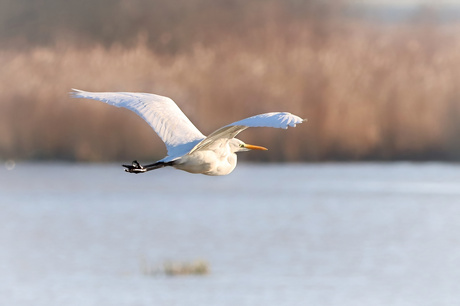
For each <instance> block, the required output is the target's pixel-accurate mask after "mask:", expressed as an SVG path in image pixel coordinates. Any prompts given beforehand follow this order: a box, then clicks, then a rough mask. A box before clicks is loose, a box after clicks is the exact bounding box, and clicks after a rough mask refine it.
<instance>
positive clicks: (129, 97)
mask: <svg viewBox="0 0 460 306" xmlns="http://www.w3.org/2000/svg"><path fill="white" fill-rule="evenodd" d="M71 95H72V96H73V97H75V98H87V99H93V100H98V101H102V102H105V103H107V104H110V105H114V106H116V107H124V108H127V109H129V110H131V111H133V112H135V113H136V114H137V115H139V116H140V117H142V119H144V120H145V121H146V122H147V123H148V124H149V125H150V126H151V127H152V128H153V130H154V131H155V132H156V133H157V134H158V136H159V137H160V138H161V140H163V142H164V143H165V145H166V149H167V150H168V155H167V156H166V157H165V158H163V159H161V160H159V161H157V162H155V163H153V164H150V165H145V166H142V165H141V164H139V163H138V162H137V161H133V162H132V165H123V167H125V168H126V169H125V171H126V172H130V173H144V172H147V171H150V170H154V169H158V168H163V167H166V166H172V167H174V168H176V169H180V170H184V171H187V172H190V173H202V174H206V175H226V174H229V173H230V172H232V171H233V169H235V166H236V160H237V158H236V153H237V152H242V151H249V150H267V149H266V148H264V147H259V146H254V145H249V144H245V143H244V142H242V141H241V140H239V139H237V138H235V136H236V135H238V134H239V133H240V132H242V131H243V130H245V129H247V128H248V127H273V128H284V129H287V128H288V126H292V127H295V125H296V124H298V123H302V122H303V121H304V119H301V118H300V117H297V116H295V115H292V114H290V113H285V112H284V113H266V114H260V115H257V116H253V117H250V118H246V119H243V120H240V121H237V122H233V123H230V124H228V125H226V126H224V127H221V128H220V129H218V130H216V131H215V132H213V133H212V134H211V135H209V136H208V137H206V136H204V135H203V134H202V133H201V132H200V131H199V130H198V129H197V128H196V127H195V126H194V125H193V123H192V122H191V121H190V120H189V119H188V118H187V117H186V116H185V115H184V113H183V112H182V111H181V110H180V108H179V107H178V106H177V105H176V103H174V101H173V100H172V99H170V98H167V97H163V96H159V95H155V94H148V93H132V92H87V91H82V90H78V89H73V92H71Z"/></svg>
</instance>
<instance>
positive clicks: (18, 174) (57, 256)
mask: <svg viewBox="0 0 460 306" xmlns="http://www.w3.org/2000/svg"><path fill="white" fill-rule="evenodd" d="M195 259H202V260H205V261H207V262H208V263H209V266H210V269H211V271H210V273H209V274H208V275H205V276H176V277H167V276H164V275H146V274H145V273H144V272H145V266H146V265H147V266H151V267H156V266H161V265H163V263H165V262H167V261H173V262H176V261H178V262H181V261H186V262H190V261H193V260H195ZM0 305H15V306H21V305H33V306H54V305H56V306H58V305H59V306H60V305H78V306H81V305H83V306H89V305H94V306H96V305H97V306H100V305H133V306H134V305H138V306H144V305H155V306H156V305H159V306H162V305H165V306H171V305H187V306H188V305H191V306H194V305H197V306H198V305H200V306H201V305H217V306H219V305H229V306H230V305H231V306H234V305H264V306H270V305H273V306H275V305H276V306H280V305H281V306H282V305H326V306H327V305H337V306H344V305H345V306H346V305H353V306H354V305H366V306H368V305H385V306H386V305H417V306H424V305H460V165H457V164H431V163H429V164H410V163H397V164H321V165H315V164H288V165H265V164H261V165H250V164H246V165H245V164H242V165H241V164H240V165H238V167H237V169H236V170H235V171H234V172H233V173H232V174H231V175H229V176H225V177H207V176H202V175H192V174H188V173H185V172H181V171H177V170H174V169H160V170H156V171H153V172H149V173H147V174H142V175H132V174H127V173H124V172H123V171H122V169H121V167H120V166H119V165H116V164H108V165H98V164H54V163H45V164H39V163H20V164H17V165H16V167H15V168H14V169H13V170H7V169H6V167H3V165H2V164H0Z"/></svg>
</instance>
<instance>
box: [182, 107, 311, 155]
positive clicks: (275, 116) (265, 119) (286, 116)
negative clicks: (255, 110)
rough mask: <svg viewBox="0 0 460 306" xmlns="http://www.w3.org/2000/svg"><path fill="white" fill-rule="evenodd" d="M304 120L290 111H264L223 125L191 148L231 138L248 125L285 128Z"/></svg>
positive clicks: (202, 146)
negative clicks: (264, 112)
mask: <svg viewBox="0 0 460 306" xmlns="http://www.w3.org/2000/svg"><path fill="white" fill-rule="evenodd" d="M302 122H304V119H302V118H300V117H298V116H295V115H293V114H291V113H285V112H284V113H266V114H260V115H256V116H252V117H249V118H246V119H243V120H240V121H237V122H233V123H230V124H228V125H226V126H224V127H221V128H220V129H218V130H216V131H215V132H213V133H212V134H211V135H209V136H208V137H206V138H205V139H204V140H202V141H201V142H200V143H198V144H197V145H196V146H195V147H194V148H193V150H192V151H191V152H190V153H192V152H194V151H197V150H203V149H205V148H206V147H207V146H208V145H209V144H210V143H212V142H214V141H215V140H217V139H221V138H227V139H231V138H234V137H236V135H238V134H239V133H241V132H242V131H244V130H245V129H247V128H249V127H273V128H282V129H287V128H288V127H289V126H292V127H295V126H296V124H299V123H302Z"/></svg>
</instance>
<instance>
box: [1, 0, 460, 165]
mask: <svg viewBox="0 0 460 306" xmlns="http://www.w3.org/2000/svg"><path fill="white" fill-rule="evenodd" d="M459 4H460V2H458V1H416V0H411V1H410V0H405V1H378V0H374V1H362V0H341V1H332V0H251V1H246V0H233V1H226V0H172V1H155V0H96V1H95V0H78V1H76V0H69V1H57V0H39V1H33V2H31V1H28V0H2V1H1V2H0V66H1V69H0V159H4V160H10V159H12V160H56V159H57V160H70V161H112V160H132V159H133V158H139V159H143V158H144V159H155V158H161V157H163V156H164V154H165V149H164V147H163V144H162V143H161V141H160V140H159V139H158V138H157V137H156V136H155V135H154V133H153V131H152V130H151V129H150V127H149V126H148V125H147V124H146V123H145V122H143V121H142V120H141V119H139V118H137V117H136V116H135V115H134V114H131V113H130V112H128V111H121V110H118V109H115V108H112V107H109V106H106V105H103V104H102V103H97V102H94V101H78V100H71V99H70V98H69V97H68V91H69V90H70V88H78V89H83V90H88V91H140V92H151V93H157V94H161V95H165V96H169V97H171V98H172V99H173V100H175V101H176V102H177V103H178V104H179V106H180V107H181V108H182V109H183V111H184V112H185V113H186V114H187V115H188V116H189V117H190V119H191V120H192V122H194V123H195V124H196V126H197V127H198V128H199V129H200V130H201V131H202V132H203V133H204V134H209V133H211V132H212V131H214V130H215V129H216V128H218V127H220V126H222V125H225V124H228V123H230V122H233V121H236V120H239V119H241V118H245V117H248V116H250V115H254V114H258V113H263V112H269V111H289V112H292V113H294V114H297V115H300V116H302V117H305V118H308V120H309V121H308V123H307V124H305V125H302V127H301V128H300V129H292V130H290V131H289V132H288V133H286V132H285V131H277V130H271V129H260V130H258V129H255V130H254V131H247V132H245V135H244V136H241V138H242V139H244V140H245V141H247V142H248V143H251V141H253V140H255V139H257V144H260V145H264V146H267V147H268V148H269V149H270V151H269V152H267V154H246V155H245V156H244V157H245V158H253V159H257V160H266V161H327V160H353V161H356V160H455V161H457V160H459V159H460V140H459V137H458V133H459V132H460V121H459V120H458V119H457V118H458V115H459V112H460V102H459V98H460V87H459V86H458V83H459V80H460V36H459V35H458V33H459V29H460V25H459V21H460V5H459ZM253 142H254V141H253ZM286 147H288V148H289V149H288V150H287V149H286Z"/></svg>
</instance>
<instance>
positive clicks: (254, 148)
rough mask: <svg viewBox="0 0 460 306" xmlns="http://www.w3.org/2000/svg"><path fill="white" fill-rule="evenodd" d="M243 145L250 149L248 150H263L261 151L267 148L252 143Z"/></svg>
mask: <svg viewBox="0 0 460 306" xmlns="http://www.w3.org/2000/svg"><path fill="white" fill-rule="evenodd" d="M244 147H245V148H246V149H250V150H263V151H267V150H268V149H267V148H264V147H259V146H253V145H250V144H245V145H244Z"/></svg>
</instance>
